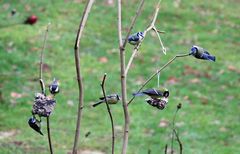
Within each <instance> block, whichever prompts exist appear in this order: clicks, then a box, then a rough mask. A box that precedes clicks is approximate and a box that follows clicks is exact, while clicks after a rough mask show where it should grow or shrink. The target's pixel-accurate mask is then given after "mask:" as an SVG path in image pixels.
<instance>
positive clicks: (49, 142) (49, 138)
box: [47, 117, 53, 154]
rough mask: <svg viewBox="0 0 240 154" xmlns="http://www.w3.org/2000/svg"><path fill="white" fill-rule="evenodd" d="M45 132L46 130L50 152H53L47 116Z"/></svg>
mask: <svg viewBox="0 0 240 154" xmlns="http://www.w3.org/2000/svg"><path fill="white" fill-rule="evenodd" d="M47 132H48V144H49V149H50V153H51V154H53V149H52V142H51V132H50V119H49V117H47Z"/></svg>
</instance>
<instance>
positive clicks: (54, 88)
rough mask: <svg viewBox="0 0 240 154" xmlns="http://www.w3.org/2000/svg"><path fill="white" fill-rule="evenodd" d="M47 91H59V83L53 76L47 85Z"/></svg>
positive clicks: (52, 92) (55, 92)
mask: <svg viewBox="0 0 240 154" xmlns="http://www.w3.org/2000/svg"><path fill="white" fill-rule="evenodd" d="M49 91H50V93H51V94H53V95H55V94H57V93H59V83H58V81H57V80H56V79H55V78H54V79H53V82H52V83H51V84H50V85H49Z"/></svg>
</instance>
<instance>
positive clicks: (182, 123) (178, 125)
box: [175, 121, 185, 127]
mask: <svg viewBox="0 0 240 154" xmlns="http://www.w3.org/2000/svg"><path fill="white" fill-rule="evenodd" d="M184 124H185V123H184V122H183V121H182V122H176V123H175V125H176V127H182V126H184Z"/></svg>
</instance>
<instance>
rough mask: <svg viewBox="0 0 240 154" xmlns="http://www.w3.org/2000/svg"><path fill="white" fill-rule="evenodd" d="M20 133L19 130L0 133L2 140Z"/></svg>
mask: <svg viewBox="0 0 240 154" xmlns="http://www.w3.org/2000/svg"><path fill="white" fill-rule="evenodd" d="M17 133H19V131H18V130H9V131H0V139H4V138H10V137H12V136H14V135H16V134H17Z"/></svg>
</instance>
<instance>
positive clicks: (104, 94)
mask: <svg viewBox="0 0 240 154" xmlns="http://www.w3.org/2000/svg"><path fill="white" fill-rule="evenodd" d="M106 77H107V74H106V73H105V74H104V76H103V80H102V83H101V87H102V92H103V96H104V100H105V104H106V107H107V110H108V114H109V117H110V121H111V126H112V154H114V143H115V133H114V123H113V117H112V113H111V110H110V107H109V104H108V103H107V98H106V92H105V87H104V86H105V80H106Z"/></svg>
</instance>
